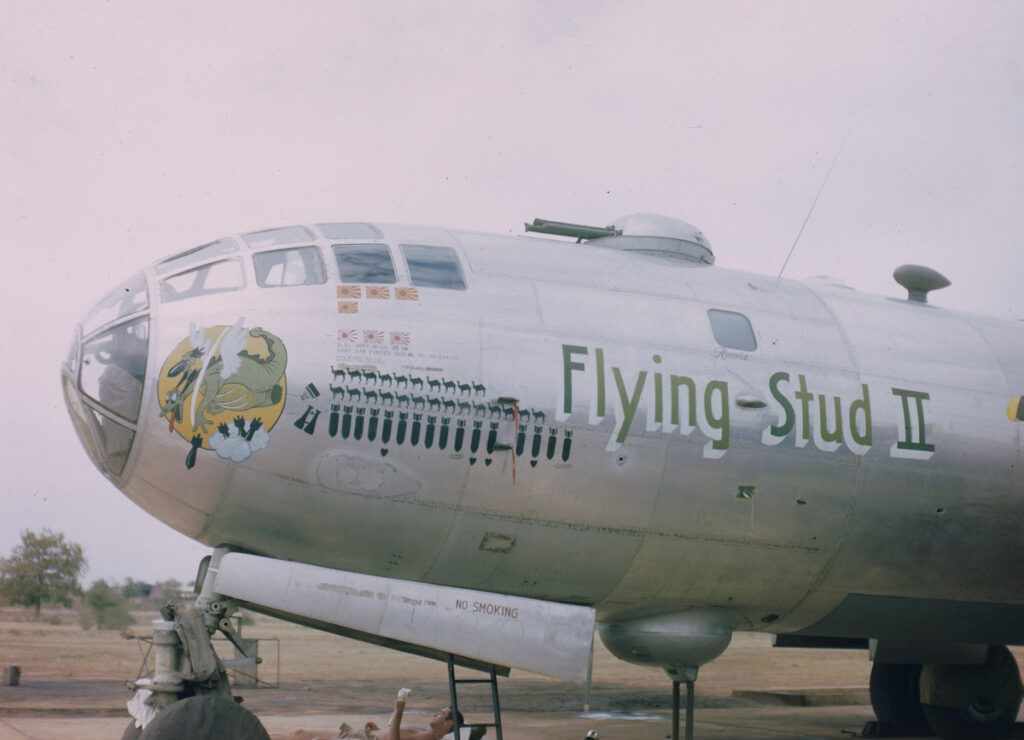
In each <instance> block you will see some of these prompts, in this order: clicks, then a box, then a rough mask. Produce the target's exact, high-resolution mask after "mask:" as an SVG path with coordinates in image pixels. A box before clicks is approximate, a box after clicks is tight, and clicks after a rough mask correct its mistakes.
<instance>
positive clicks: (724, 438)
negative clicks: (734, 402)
mask: <svg viewBox="0 0 1024 740" xmlns="http://www.w3.org/2000/svg"><path fill="white" fill-rule="evenodd" d="M716 392H717V393H718V400H719V408H720V409H721V413H719V414H718V416H715V407H714V404H713V403H712V396H713V395H714V394H715V393H716ZM704 417H705V418H706V419H707V421H708V426H709V427H711V428H712V429H715V430H718V431H719V432H721V434H720V436H719V437H718V439H715V440H712V441H711V447H712V448H713V449H716V450H727V449H729V384H728V383H726V382H725V381H724V380H712V381H710V382H709V383H708V384H707V387H706V388H705V389H704Z"/></svg>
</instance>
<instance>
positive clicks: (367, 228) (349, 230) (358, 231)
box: [316, 222, 381, 239]
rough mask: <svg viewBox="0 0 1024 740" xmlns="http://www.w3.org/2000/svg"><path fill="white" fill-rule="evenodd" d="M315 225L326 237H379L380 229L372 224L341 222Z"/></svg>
mask: <svg viewBox="0 0 1024 740" xmlns="http://www.w3.org/2000/svg"><path fill="white" fill-rule="evenodd" d="M316 227H317V228H318V229H320V231H322V232H323V235H324V236H325V237H327V238H328V239H380V237H381V233H380V230H379V229H378V228H377V227H376V226H374V225H373V224H364V223H356V222H353V223H342V224H317V225H316Z"/></svg>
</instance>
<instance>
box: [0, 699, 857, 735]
mask: <svg viewBox="0 0 1024 740" xmlns="http://www.w3.org/2000/svg"><path fill="white" fill-rule="evenodd" d="M387 718H388V715H382V714H376V715H367V714H358V715H357V714H273V715H261V716H260V719H261V721H262V722H263V725H264V726H265V727H266V728H267V731H268V732H270V733H271V734H272V735H273V736H274V737H275V740H277V738H279V737H280V738H286V737H287V736H288V735H289V734H291V733H293V732H294V731H295V730H299V729H303V730H318V731H322V732H323V736H324V738H335V737H337V731H338V726H339V725H340V724H341V723H342V722H348V723H349V724H351V725H352V726H354V727H358V726H361V725H362V724H363V723H364V722H366V721H367V720H371V719H372V720H374V721H376V722H377V724H378V725H381V726H383V725H384V724H385V723H386V722H387ZM872 718H873V715H872V713H871V708H870V707H863V706H839V707H786V706H781V707H764V706H761V707H742V708H732V709H728V708H725V709H704V710H700V711H698V712H697V713H696V714H695V720H696V721H695V723H694V734H695V737H696V738H700V739H701V740H762V739H764V740H790V739H792V740H811V739H812V738H849V737H856V736H859V735H860V730H861V729H862V728H863V726H864V723H865V722H867V721H869V720H871V719H872ZM417 719H421V720H422V722H417ZM426 720H427V715H426V714H423V715H422V716H421V717H417V715H416V714H409V715H407V717H406V720H405V722H404V723H403V724H404V725H405V726H410V727H416V726H419V725H420V724H425V722H426ZM128 722H129V720H128V718H127V716H124V717H66V716H38V717H22V716H0V739H2V740H26V739H28V738H31V739H32V740H117V738H120V737H121V733H122V732H123V731H124V729H125V727H127V725H128ZM502 730H503V737H505V738H508V740H542V739H543V740H560V739H562V738H564V739H565V740H582V738H583V737H584V736H585V735H586V733H587V731H588V730H596V731H597V732H598V733H600V737H601V740H626V739H627V738H629V739H632V738H636V739H637V740H639V739H640V738H645V739H652V738H653V739H657V740H661V738H670V737H671V717H670V715H669V714H667V713H664V712H652V713H646V714H637V715H631V716H630V715H609V714H590V715H585V714H565V713H561V712H559V713H533V712H530V713H527V712H505V713H503V715H502ZM487 737H488V738H494V737H496V735H495V733H494V730H493V729H491V730H489V731H488V734H487Z"/></svg>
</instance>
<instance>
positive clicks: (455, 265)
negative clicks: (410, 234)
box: [402, 244, 466, 290]
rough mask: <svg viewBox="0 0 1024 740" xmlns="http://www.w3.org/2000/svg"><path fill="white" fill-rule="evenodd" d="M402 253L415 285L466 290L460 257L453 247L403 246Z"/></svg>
mask: <svg viewBox="0 0 1024 740" xmlns="http://www.w3.org/2000/svg"><path fill="white" fill-rule="evenodd" d="M402 253H403V254H404V255H405V261H406V262H407V263H408V265H409V278H410V280H411V282H412V284H413V285H416V286H420V287H424V288H446V289H448V290H465V289H466V280H465V278H463V276H462V266H461V265H460V264H459V257H458V255H457V254H455V250H454V249H452V248H451V247H431V246H426V245H424V244H403V245H402Z"/></svg>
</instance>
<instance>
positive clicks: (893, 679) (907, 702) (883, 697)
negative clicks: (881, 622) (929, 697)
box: [870, 663, 934, 737]
mask: <svg viewBox="0 0 1024 740" xmlns="http://www.w3.org/2000/svg"><path fill="white" fill-rule="evenodd" d="M920 678H921V666H920V665H906V664H900V663H875V664H874V666H872V668H871V683H870V693H871V707H872V709H874V710H875V717H877V718H878V723H879V725H880V726H881V727H880V729H881V731H882V733H883V734H882V735H880V737H907V736H928V735H932V734H934V733H933V732H932V729H931V726H930V725H929V724H928V720H927V719H925V716H924V712H923V711H922V709H921V689H920V684H919V681H920Z"/></svg>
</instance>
